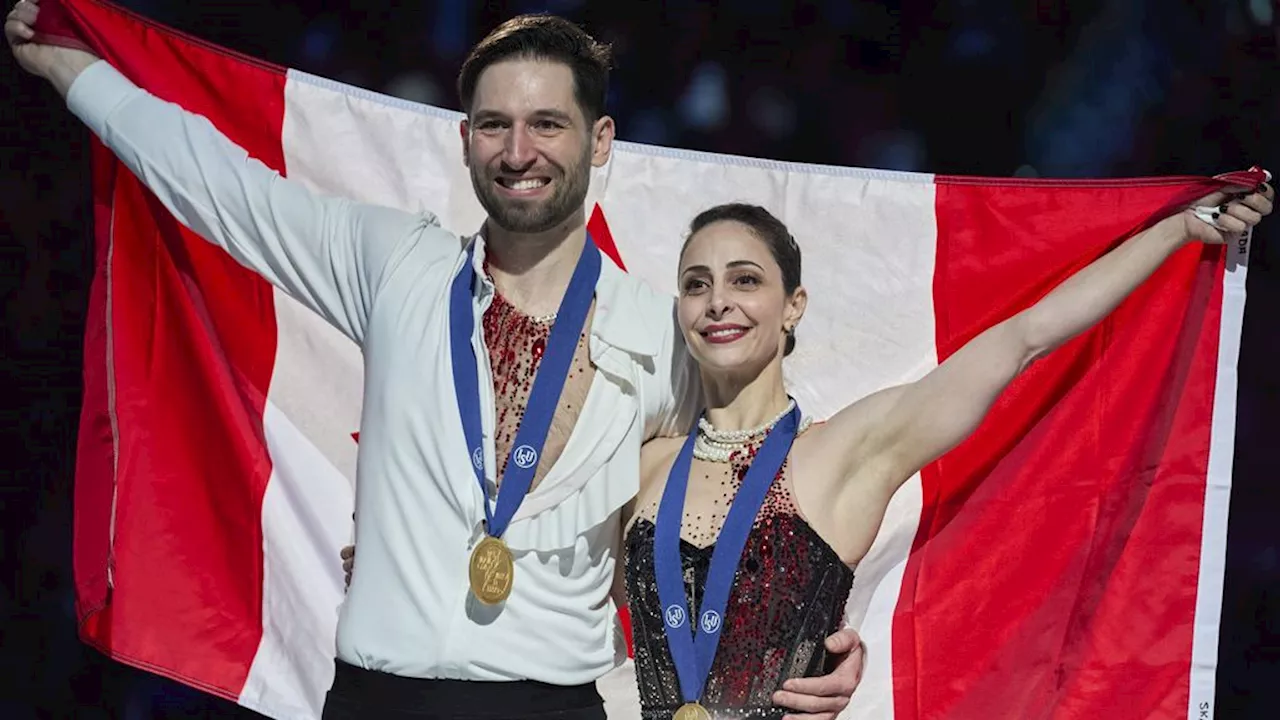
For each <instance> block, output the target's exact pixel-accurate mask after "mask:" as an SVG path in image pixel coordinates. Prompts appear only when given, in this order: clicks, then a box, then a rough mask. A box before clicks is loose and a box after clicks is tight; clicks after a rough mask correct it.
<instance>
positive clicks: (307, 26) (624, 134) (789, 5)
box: [0, 0, 1280, 720]
mask: <svg viewBox="0 0 1280 720" xmlns="http://www.w3.org/2000/svg"><path fill="white" fill-rule="evenodd" d="M121 4H123V5H125V6H127V7H131V8H133V9H135V10H138V11H140V12H142V13H143V14H145V15H147V16H149V17H152V18H155V19H157V20H159V21H161V22H163V23H166V24H169V25H172V26H174V27H177V28H179V29H182V30H185V31H188V32H191V33H193V34H195V35H197V36H200V37H202V38H205V39H208V40H211V41H213V42H215V43H218V44H221V45H224V46H226V47H230V48H234V49H236V50H240V51H242V52H246V53H248V54H250V55H254V56H256V57H260V58H263V59H266V60H269V61H272V62H275V63H277V64H281V65H286V66H290V67H295V68H298V69H301V70H305V71H307V72H311V73H315V74H318V75H324V76H328V77H331V78H334V79H337V80H340V81H343V82H346V83H350V84H354V85H358V86H361V87H365V88H369V89H371V90H375V91H379V92H384V93H388V94H392V95H397V96H400V97H403V98H406V99H409V100H414V101H420V102H426V103H431V104H435V105H440V106H444V107H450V108H454V107H456V106H457V103H456V99H455V95H454V91H453V80H454V75H455V73H456V71H457V67H458V65H459V63H460V62H461V60H462V57H463V56H464V54H465V52H466V51H467V49H468V48H469V47H470V46H471V44H472V43H474V42H475V41H477V40H478V39H479V38H480V37H482V36H483V35H484V33H485V32H486V31H487V30H489V29H490V28H491V27H493V26H494V25H496V24H497V23H498V22H500V21H502V20H504V19H506V18H507V17H510V16H511V15H514V14H517V13H521V12H529V11H535V10H545V11H550V12H555V13H558V14H562V15H565V16H567V17H570V18H572V19H574V20H577V21H579V22H581V23H583V24H584V25H585V26H586V27H587V28H588V30H589V31H591V32H592V33H594V34H595V35H596V36H597V37H598V38H600V39H602V40H606V41H609V42H612V43H613V45H614V49H615V51H616V53H617V65H618V68H617V70H616V71H615V73H614V76H613V81H612V88H611V92H610V99H609V104H610V111H611V114H613V115H614V117H616V118H617V120H618V127H619V135H620V137H621V138H622V139H625V140H633V141H638V142H647V143H658V144H663V145H674V146H679V147H686V148H694V149H701V150H710V151H715V152H726V153H735V154H744V155H752V156H759V157H768V158H774V159H779V160H791V161H800V162H820V163H828V164H839V165H856V166H863V167H879V168H891V169H899V170H920V171H928V172H937V173H960V174H969V175H997V176H1007V175H1020V176H1041V177H1115V176H1139V175H1151V174H1214V173H1217V172H1222V171H1225V170H1232V169H1240V168H1245V167H1248V166H1250V165H1253V164H1259V165H1263V166H1270V167H1271V168H1272V169H1273V170H1277V169H1278V168H1280V139H1277V135H1276V133H1275V126H1276V124H1277V121H1280V93H1277V92H1276V91H1275V90H1274V88H1276V87H1277V80H1278V79H1280V78H1277V72H1276V70H1277V62H1276V61H1277V49H1278V45H1280V24H1277V20H1276V14H1277V12H1278V10H1277V7H1276V3H1275V0H897V1H872V0H809V1H802V0H790V1H788V0H733V1H732V2H730V1H728V0H725V1H723V2H707V1H703V2H698V1H695V0H665V1H655V0H649V1H648V2H641V1H640V0H595V1H592V2H588V1H586V0H544V1H542V2H519V1H516V0H508V1H503V0H486V1H485V2H480V1H478V0H472V1H466V0H453V1H443V2H430V1H427V0H422V1H420V2H416V3H399V2H385V1H381V0H361V2H359V3H348V2H330V1H327V0H280V1H279V2H273V3H267V2H248V1H245V0H238V1H236V0H185V2H175V1H174V0H125V1H124V2H122V3H121ZM355 8H359V9H355ZM0 65H2V66H3V82H2V83H0V93H2V95H0V138H2V142H0V302H2V303H3V312H4V319H3V331H2V342H3V359H2V360H0V382H3V386H0V428H2V429H0V433H2V435H0V437H2V438H3V444H2V445H0V457H3V459H4V462H3V466H2V467H3V481H2V483H0V528H2V530H3V532H2V533H0V583H3V589H2V591H0V718H5V719H12V720H25V719H27V718H108V717H110V718H129V719H134V718H193V717H255V716H254V715H253V714H252V713H249V712H247V711H244V710H240V709H238V708H235V707H234V706H231V705H229V704H227V703H224V702H222V701H217V700H211V699H208V698H206V697H204V696H202V695H201V694H199V693H197V692H195V691H192V690H187V689H184V688H181V687H179V686H177V685H174V684H172V683H169V682H167V681H163V680H160V679H158V678H155V677H154V676H151V675H148V674H146V673H143V672H141V671H136V670H132V669H128V668H124V667H122V666H119V665H115V664H113V663H109V662H107V661H105V660H103V659H102V658H101V657H100V656H98V655H96V654H95V653H94V652H93V651H91V650H88V649H87V648H85V647H83V646H82V645H80V643H79V642H78V641H77V640H76V636H75V623H74V619H73V613H72V602H73V599H72V596H71V576H70V557H71V533H70V524H71V493H70V489H71V483H72V478H73V470H74V452H73V451H74V447H75V442H74V439H75V432H76V423H77V418H78V412H79V395H80V355H81V341H82V333H83V324H84V312H85V307H86V292H87V288H88V280H89V277H90V273H91V258H92V250H91V246H90V237H89V235H88V233H87V231H86V228H87V224H88V223H87V220H88V197H89V195H88V186H87V167H88V164H87V158H86V151H87V147H88V144H87V134H86V132H85V131H84V130H83V129H82V128H81V127H80V126H79V125H78V124H76V123H74V122H73V121H72V119H71V117H70V116H69V115H68V114H67V113H66V112H65V111H64V110H63V108H62V106H61V104H60V102H59V101H58V99H57V97H56V96H55V94H54V93H53V92H52V90H50V89H49V88H47V87H45V86H44V85H43V84H42V83H41V82H39V81H36V80H34V79H33V78H30V77H27V76H25V75H23V74H22V73H21V72H20V71H19V70H18V68H17V67H16V65H15V64H14V62H13V60H12V58H11V57H10V56H9V55H8V54H7V53H3V59H2V60H0ZM1277 223H1280V221H1277V220H1274V219H1273V220H1272V221H1271V225H1272V227H1269V228H1265V229H1264V230H1263V231H1262V233H1261V234H1260V235H1261V236H1260V237H1258V238H1256V243H1255V251H1254V259H1253V261H1252V265H1251V267H1250V270H1249V303H1248V311H1247V314H1246V319H1245V338H1244V350H1243V354H1242V359H1241V363H1240V373H1241V389H1240V401H1239V411H1238V412H1239V427H1238V437H1237V456H1236V474H1235V490H1234V491H1233V502H1232V517H1231V531H1230V540H1229V548H1230V549H1229V553H1228V558H1227V562H1228V570H1227V581H1226V590H1225V595H1224V599H1223V621H1222V637H1221V645H1220V651H1219V661H1220V663H1219V667H1220V669H1219V681H1218V717H1219V718H1275V717H1278V716H1280V710H1278V709H1277V708H1280V556H1278V550H1280V532H1277V531H1276V527H1277V525H1280V453H1277V452H1276V451H1275V448H1276V447H1277V445H1278V443H1277V441H1276V435H1275V433H1276V429H1275V428H1276V427H1277V420H1278V419H1280V380H1278V376H1277V374H1276V373H1275V371H1274V368H1275V366H1276V364H1277V362H1280V333H1277V332H1276V331H1275V330H1273V325H1274V322H1273V321H1272V319H1271V318H1272V317H1273V316H1274V315H1275V314H1276V311H1277V310H1280V278H1278V277H1277V274H1278V271H1277V268H1276V261H1277V259H1280V249H1278V248H1280V232H1277V230H1276V228H1275V227H1274V226H1275V225H1276V224H1277ZM1269 239H1270V240H1271V241H1270V242H1268V240H1269Z"/></svg>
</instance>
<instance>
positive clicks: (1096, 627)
mask: <svg viewBox="0 0 1280 720" xmlns="http://www.w3.org/2000/svg"><path fill="white" fill-rule="evenodd" d="M1013 185H1014V184H1012V183H1002V184H986V185H978V184H974V183H973V182H972V181H970V180H958V179H957V180H955V181H952V180H951V179H947V178H940V179H939V180H938V187H937V201H936V207H937V218H938V250H937V266H936V270H935V282H934V303H935V313H936V318H937V328H936V332H937V346H938V355H939V360H940V361H941V360H945V359H946V358H947V357H949V356H950V355H951V354H953V353H954V352H955V351H956V350H958V349H959V348H960V347H961V346H962V345H963V344H964V343H965V342H966V341H968V340H969V339H970V338H972V337H973V336H974V335H976V334H977V333H978V332H981V331H982V330H983V329H985V328H986V327H988V326H990V325H991V324H993V323H995V322H998V321H1000V320H1002V319H1004V318H1006V317H1008V316H1010V315H1012V314H1013V313H1015V312H1017V311H1018V310H1021V309H1023V308H1025V307H1027V306H1029V305H1030V304H1032V303H1033V302H1034V301H1035V300H1037V299H1039V298H1040V297H1042V296H1043V295H1044V294H1046V293H1047V292H1048V291H1049V290H1051V289H1052V288H1053V287H1054V286H1055V285H1057V284H1058V283H1059V282H1061V281H1062V280H1063V279H1065V278H1066V277H1069V276H1070V274H1072V273H1073V272H1075V271H1077V270H1078V269H1080V268H1081V267H1083V266H1084V265H1086V264H1087V263H1088V262H1090V261H1092V260H1093V259H1095V258H1096V257H1099V256H1100V255H1102V254H1103V253H1104V252H1105V251H1106V250H1107V249H1108V248H1109V247H1110V246H1112V245H1113V244H1114V242H1115V240H1116V239H1117V238H1119V237H1122V236H1125V235H1127V234H1129V233H1131V232H1132V231H1133V230H1134V229H1135V228H1137V227H1139V226H1142V225H1143V224H1144V223H1145V222H1146V221H1148V219H1149V217H1150V216H1151V214H1152V213H1155V212H1156V211H1158V210H1160V209H1161V208H1165V207H1168V206H1170V204H1171V203H1185V202H1187V201H1188V200H1189V199H1191V198H1194V197H1197V196H1199V195H1203V194H1205V193H1207V192H1208V191H1209V190H1211V189H1212V188H1213V185H1212V183H1209V184H1204V182H1203V181H1201V180H1199V179H1189V180H1187V181H1185V182H1170V181H1168V180H1164V181H1160V182H1149V181H1135V182H1132V183H1128V184H1126V183H1035V184H1033V183H1026V184H1018V185H1019V187H1018V190H1017V191H1016V192H1010V191H1009V190H1008V188H1010V187H1012V186H1013ZM1222 258H1223V253H1222V249H1221V248H1205V247H1202V246H1194V247H1190V248H1187V249H1185V250H1183V251H1181V252H1179V253H1178V254H1176V255H1175V256H1174V257H1173V258H1171V259H1170V261H1169V262H1167V263H1166V264H1165V265H1164V267H1162V268H1161V269H1160V270H1159V271H1158V272H1157V273H1156V275H1155V276H1154V277H1153V278H1152V279H1151V280H1150V281H1149V282H1148V283H1146V284H1145V285H1144V286H1143V287H1142V288H1140V289H1139V290H1138V292H1136V293H1135V294H1134V295H1133V296H1132V297H1131V298H1130V299H1129V300H1127V301H1126V302H1125V303H1124V304H1123V305H1121V307H1119V308H1118V309H1117V310H1116V312H1115V313H1114V314H1113V315H1112V316H1111V317H1110V318H1109V319H1108V320H1106V321H1104V322H1103V323H1102V324H1101V325H1100V326H1099V327H1097V328H1095V329H1094V330H1092V331H1090V332H1088V333H1086V334H1084V335H1082V336H1081V337H1079V338H1077V339H1076V340H1074V341H1072V342H1071V343H1069V344H1067V345H1066V346H1064V347H1062V348H1060V349H1059V350H1058V351H1057V352H1055V353H1054V354H1052V355H1051V356H1050V357H1048V358H1046V359H1044V360H1041V361H1040V362H1038V363H1037V364H1036V365H1035V366H1033V367H1032V368H1031V369H1029V370H1028V372H1027V373H1025V374H1024V375H1023V377H1021V378H1019V379H1018V380H1017V381H1016V382H1015V383H1014V384H1013V385H1012V386H1011V387H1010V388H1009V390H1008V391H1007V392H1006V393H1005V394H1004V395H1003V396H1002V397H1001V399H1000V400H999V402H998V403H997V405H996V406H995V407H994V408H993V410H992V412H991V415H990V416H989V417H988V419H987V421H986V422H985V423H984V424H983V425H982V427H981V428H980V429H979V430H978V432H977V433H975V435H974V436H973V437H972V438H970V439H969V440H968V441H967V442H965V443H963V444H962V445H960V446H959V447H957V448H956V449H955V450H953V451H952V452H950V453H948V454H947V455H946V456H945V457H943V458H942V459H941V460H940V461H939V462H937V463H934V464H933V465H931V466H929V467H928V468H926V469H925V471H924V472H923V473H922V483H923V497H924V507H923V510H922V516H921V525H920V530H919V533H918V535H917V538H916V542H915V547H914V549H913V553H912V555H911V558H910V559H909V561H908V564H907V569H906V573H905V577H904V580H903V586H902V592H901V595H900V599H899V602H898V607H897V610H896V617H895V622H894V634H893V666H894V677H895V716H896V717H897V718H898V720H917V719H918V718H969V717H1033V716H1034V717H1055V718H1056V717H1063V718H1067V717H1069V718H1079V717H1086V716H1091V715H1098V716H1101V715H1107V716H1108V717H1126V718H1135V719H1136V718H1148V717H1172V716H1177V715H1185V712H1186V706H1187V702H1188V692H1189V690H1188V676H1189V672H1190V655H1191V641H1192V632H1193V624H1194V617H1195V595H1196V581H1197V577H1198V574H1199V549H1200V527H1201V522H1202V517H1203V510H1204V506H1203V505H1204V503H1203V501H1204V492H1205V482H1206V473H1207V466H1208V454H1209V429H1210V421H1211V417H1212V404H1213V390H1214V383H1215V381H1216V364H1217V344H1218V325H1219V321H1220V305H1221V282H1222V267H1223V264H1222ZM1118 711H1119V712H1120V714H1119V715H1117V714H1116V713H1117V712H1118Z"/></svg>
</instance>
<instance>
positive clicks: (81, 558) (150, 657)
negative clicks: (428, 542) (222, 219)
mask: <svg viewBox="0 0 1280 720" xmlns="http://www.w3.org/2000/svg"><path fill="white" fill-rule="evenodd" d="M68 10H69V11H70V13H69V14H70V16H71V17H72V19H73V21H74V22H75V23H76V24H77V28H78V30H79V31H80V33H81V35H82V37H85V38H87V39H88V40H89V42H90V44H91V45H93V46H94V47H96V48H98V50H99V51H100V52H103V53H104V54H105V56H106V57H107V58H108V59H109V60H110V61H111V62H112V64H113V65H114V66H115V67H116V68H118V69H119V70H120V71H121V72H123V73H124V74H125V75H127V76H128V77H130V78H131V79H132V80H134V81H135V82H137V83H138V84H139V85H141V86H143V87H144V88H147V89H148V90H150V91H152V92H153V93H155V94H157V95H159V96H160V97H162V98H164V99H166V100H170V101H173V102H176V103H178V104H180V105H182V106H183V107H184V108H186V109H188V110H191V111H193V112H196V113H199V114H201V115H204V116H205V117H207V118H209V119H210V120H211V121H212V122H213V123H214V124H215V125H216V126H217V127H218V128H219V129H220V130H222V131H223V132H224V133H226V134H227V135H228V136H229V137H230V138H231V139H232V140H233V141H234V142H236V143H237V144H239V145H240V146H242V147H244V148H245V149H246V150H247V151H248V152H249V153H250V154H251V155H253V156H254V157H256V158H258V159H259V160H261V161H263V162H264V163H266V164H267V165H269V166H271V167H273V168H276V169H277V170H280V171H283V170H284V155H283V149H282V148H281V145H280V142H281V141H280V137H281V130H282V126H283V122H284V83H285V76H284V73H283V72H282V71H280V70H278V69H275V68H271V67H269V66H266V65H264V64H262V63H260V62H257V61H252V60H248V59H245V58H241V57H238V56H234V55H231V54H229V53H227V52H224V51H220V50H217V49H215V48H213V47H212V46H209V45H208V44H206V43H202V42H199V41H194V40H191V39H189V38H185V37H183V36H180V35H179V34H177V33H174V32H172V31H169V30H167V29H162V28H160V27H158V26H156V25H154V24H152V23H148V22H146V21H144V20H142V19H141V18H139V17H137V16H136V15H133V14H132V13H129V12H127V11H123V10H120V9H118V8H116V7H114V6H110V5H107V4H105V3H101V2H96V1H95V0H73V1H72V2H70V3H68ZM104 39H106V40H108V41H104ZM97 159H99V160H100V159H101V157H99V158H97ZM101 170H103V168H101V167H100V171H101ZM97 190H98V191H99V192H98V195H97V198H96V202H97V203H98V207H99V209H100V213H99V217H98V220H99V222H100V225H99V228H100V229H101V228H104V227H110V229H111V231H112V233H113V240H112V242H113V245H112V249H111V254H110V268H109V271H107V274H106V275H105V277H106V278H107V279H108V280H109V282H110V293H111V296H110V310H111V316H110V318H109V322H110V323H111V351H112V356H111V363H112V367H113V370H114V377H113V381H114V386H115V387H114V399H115V408H114V410H115V414H116V418H117V424H118V429H119V437H118V438H117V441H118V446H119V454H118V457H117V459H116V461H117V467H116V476H115V480H116V485H115V488H114V494H115V524H114V531H115V534H114V541H113V543H114V544H113V547H112V550H111V552H112V561H113V564H114V565H113V567H114V573H113V577H114V589H113V591H112V592H111V594H110V598H109V603H108V604H107V605H106V606H105V607H103V608H102V609H101V610H99V611H97V612H93V611H94V610H95V608H94V607H92V606H87V607H85V608H83V609H84V610H85V611H87V612H89V613H90V614H89V615H88V616H87V617H85V618H83V626H82V633H83V636H84V638H85V640H86V641H87V642H89V643H91V644H93V645H95V646H97V647H99V648H100V649H102V650H103V651H104V652H106V653H108V654H109V655H111V656H112V657H115V658H118V659H120V660H123V661H125V662H130V663H132V664H136V665H139V666H142V667H145V668H148V669H150V670H153V671H155V672H160V673H162V674H166V675H170V676H172V677H176V678H178V679H180V680H183V681H184V682H187V683H189V684H192V685H195V686H198V687H201V688H203V689H205V690H208V691H211V692H215V693H217V694H220V695H223V696H226V697H230V698H236V697H238V696H239V694H240V691H241V688H242V687H243V684H244V681H245V678H246V677H247V675H248V672H249V668H250V665H251V663H252V661H253V658H254V655H255V653H256V652H257V648H258V645H259V642H260V640H261V635H262V574H263V569H262V523H261V508H262V498H263V493H264V491H265V489H266V484H267V480H268V477H269V476H270V473H271V460H270V458H269V457H268V455H267V451H266V446H265V442H264V439H263V427H262V415H263V407H264V403H265V398H266V395H267V389H268V386H269V384H270V381H271V372H272V367H273V364H274V358H275V346H276V342H275V337H276V329H275V315H274V301H273V294H272V290H271V288H270V286H269V285H267V283H266V282H265V281H263V280H261V279H260V278H258V277H257V276H256V275H254V274H253V273H251V272H249V271H248V270H246V269H244V268H242V267H241V266H240V265H238V264H236V263H235V262H234V261H233V260H231V259H230V257H229V256H227V255H226V254H225V253H223V252H222V251H221V250H220V249H218V248H216V247H214V246H212V245H210V244H209V243H206V242H205V241H203V240H201V239H200V238H198V237H196V236H194V235H193V234H191V233H190V232H189V231H187V230H185V229H183V228H180V227H179V226H178V225H177V223H176V221H174V220H173V218H172V217H171V216H169V215H168V214H167V213H166V212H165V211H164V210H163V208H162V207H161V206H160V205H159V203H158V201H156V200H155V198H154V197H153V196H152V195H150V193H148V192H147V191H146V190H144V189H143V188H142V187H141V185H140V184H139V183H138V181H137V180H136V179H135V178H133V176H132V175H130V174H128V173H127V172H119V173H117V178H116V182H115V184H114V186H113V187H99V188H97ZM108 206H109V207H111V208H113V210H114V223H113V224H112V225H107V224H106V223H105V222H102V221H103V219H104V218H103V217H102V212H101V211H102V210H103V209H104V208H106V207H108ZM103 271H104V270H103V268H102V267H100V268H99V273H100V275H101V273H102V272H103ZM105 352H106V348H105V343H103V342H101V341H100V340H98V339H97V336H96V335H93V336H91V341H90V342H89V343H88V344H87V347H86V365H87V366H93V365H97V366H99V367H105V366H106V364H107V358H106V356H105ZM98 384H99V385H101V383H100V382H99V383H98ZM95 392H96V391H95ZM86 412H89V411H88V410H86ZM93 412H94V415H95V417H100V416H101V414H102V406H101V402H100V396H95V399H94V409H93ZM99 425H100V423H95V424H94V425H89V426H86V427H85V428H82V433H81V438H80V440H81V450H82V452H88V451H91V450H93V449H95V448H97V449H98V450H97V451H96V452H89V455H88V458H89V459H91V460H93V462H94V464H93V465H87V464H86V465H84V466H82V471H81V472H80V474H79V475H78V477H77V482H78V484H79V486H80V487H79V489H78V493H79V495H78V499H80V500H82V501H85V502H89V501H92V502H93V503H95V504H97V505H95V506H93V507H86V506H85V505H83V504H82V505H81V506H80V507H79V509H80V510H82V511H87V512H91V513H93V517H92V522H91V521H90V520H91V518H90V517H89V515H84V516H83V521H82V522H81V523H80V524H79V525H78V527H77V529H78V531H81V532H82V533H83V532H90V533H91V534H90V535H88V536H78V537H77V543H76V557H77V566H76V567H77V571H78V572H79V573H81V574H80V577H81V578H82V579H83V580H84V587H85V588H86V589H88V590H90V591H92V593H91V594H87V595H85V599H89V598H96V597H101V593H100V592H97V591H98V590H99V589H100V585H101V584H100V583H97V584H96V585H95V582H94V578H95V577H96V576H97V575H95V573H97V568H98V566H99V565H98V564H100V563H101V561H102V553H101V543H102V539H103V538H102V532H101V530H102V528H101V527H100V525H101V515H100V511H101V507H100V506H98V505H100V503H101V502H102V499H103V498H104V497H106V496H108V495H109V494H110V490H109V488H107V487H104V486H103V485H104V483H106V482H108V481H109V480H110V476H109V475H107V474H105V473H104V472H103V468H102V466H101V462H99V461H98V460H97V459H96V458H100V457H101V456H102V455H103V453H104V452H105V450H106V448H105V443H106V440H107V438H105V437H103V435H102V433H101V431H100V428H99ZM97 574H98V575H100V573H97Z"/></svg>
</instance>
